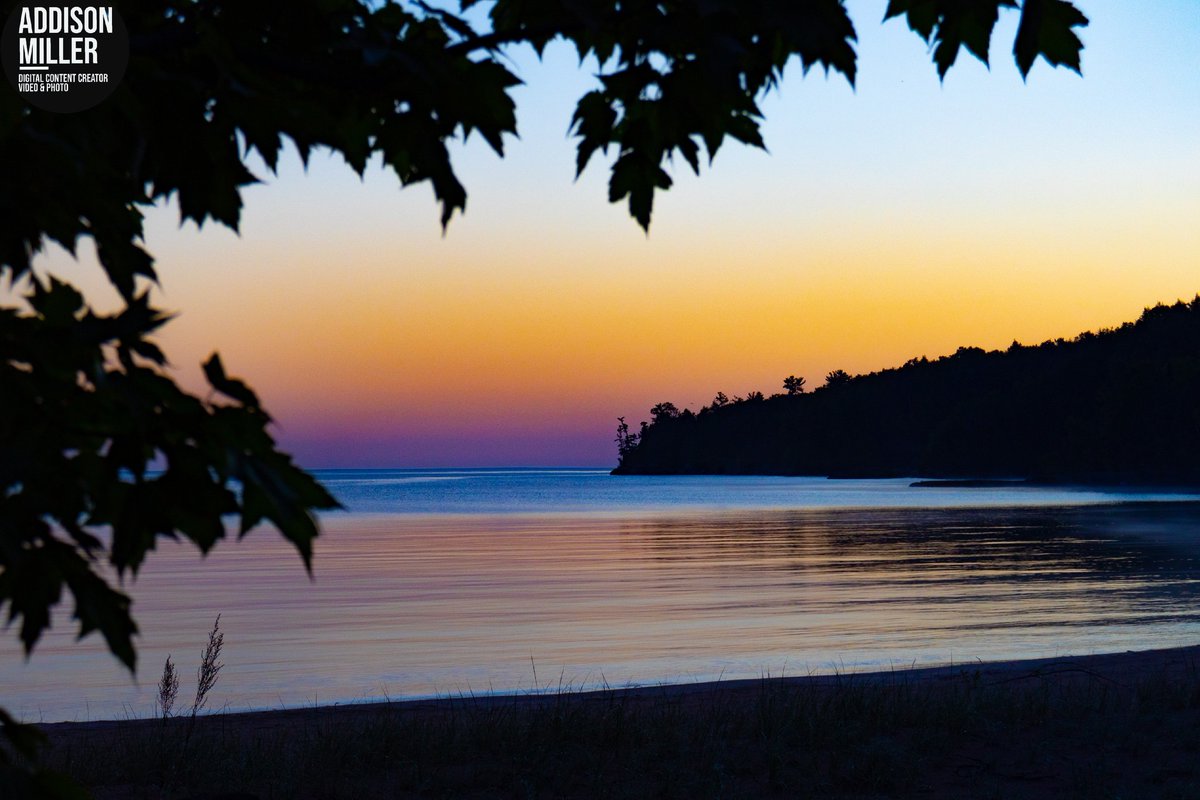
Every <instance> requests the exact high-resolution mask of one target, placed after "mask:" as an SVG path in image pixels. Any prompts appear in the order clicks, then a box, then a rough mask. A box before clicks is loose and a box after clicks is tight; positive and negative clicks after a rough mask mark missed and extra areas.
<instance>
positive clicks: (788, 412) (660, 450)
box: [613, 295, 1200, 485]
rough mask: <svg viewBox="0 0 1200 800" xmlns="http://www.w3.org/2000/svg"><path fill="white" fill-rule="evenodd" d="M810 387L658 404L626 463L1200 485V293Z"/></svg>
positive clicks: (788, 383) (625, 469)
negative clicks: (695, 406)
mask: <svg viewBox="0 0 1200 800" xmlns="http://www.w3.org/2000/svg"><path fill="white" fill-rule="evenodd" d="M803 386H804V384H803V379H798V378H796V376H794V375H790V376H788V378H787V379H785V381H784V391H783V392H781V393H778V394H774V395H772V396H770V397H765V396H764V395H763V394H762V392H751V393H749V394H747V395H745V396H744V397H736V398H734V399H732V400H731V399H730V398H728V397H727V396H726V395H725V394H724V393H721V392H718V393H717V396H716V397H715V398H714V399H713V401H712V403H711V404H710V405H707V406H704V407H702V408H701V409H700V410H699V411H698V412H694V413H693V412H692V411H690V410H686V409H685V410H683V411H680V410H679V409H678V408H677V407H676V406H675V405H674V404H672V403H669V402H664V403H659V404H657V405H655V406H654V408H653V409H652V410H651V421H650V422H648V423H642V426H641V430H640V431H639V433H637V434H629V435H628V437H627V438H626V439H625V440H624V442H623V446H622V447H620V448H619V451H618V457H619V463H618V466H617V467H616V469H615V470H613V472H614V473H615V474H635V473H640V474H655V473H658V474H668V473H669V474H686V473H697V474H787V475H827V476H834V477H909V476H913V477H916V476H923V477H956V478H961V477H977V478H989V477H996V478H1000V477H1003V478H1025V479H1029V480H1041V481H1060V482H1080V483H1116V484H1119V483H1139V484H1147V483H1156V484H1187V485H1194V484H1200V403H1197V402H1196V399H1197V398H1198V397H1200V295H1197V297H1196V298H1195V299H1194V300H1192V301H1190V302H1184V301H1179V302H1177V303H1175V304H1173V305H1163V304H1159V305H1156V306H1154V307H1153V308H1147V309H1146V310H1145V311H1144V312H1143V313H1142V315H1141V317H1140V318H1139V319H1138V320H1137V321H1136V322H1126V323H1124V324H1123V325H1121V326H1119V327H1116V328H1105V329H1101V330H1099V331H1097V332H1094V333H1093V332H1084V333H1081V334H1079V335H1078V336H1076V337H1074V338H1072V339H1065V338H1058V339H1052V340H1048V341H1045V342H1042V343H1040V344H1036V345H1022V344H1020V343H1018V342H1015V341H1014V342H1013V343H1012V345H1010V346H1009V347H1008V348H1007V349H1006V350H993V351H985V350H983V349H982V348H979V347H960V348H958V350H957V351H955V352H954V353H953V354H951V355H947V356H943V357H941V358H937V359H933V360H930V359H928V358H926V357H924V356H921V357H918V358H912V359H909V360H908V361H907V362H905V363H904V364H903V365H902V366H899V367H893V368H888V369H883V370H879V371H877V372H871V373H867V374H862V375H850V374H849V373H847V372H845V371H843V370H835V371H833V372H830V373H829V374H828V375H827V376H826V379H825V383H824V385H822V386H819V387H817V388H816V389H815V390H814V391H812V392H806V391H804V390H803ZM626 433H627V434H628V430H626Z"/></svg>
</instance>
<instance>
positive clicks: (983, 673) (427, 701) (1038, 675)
mask: <svg viewBox="0 0 1200 800" xmlns="http://www.w3.org/2000/svg"><path fill="white" fill-rule="evenodd" d="M1188 676H1191V677H1197V678H1200V644H1195V645H1183V646H1178V647H1167V648H1156V649H1151V650H1125V651H1122V652H1116V653H1092V654H1086V655H1065V656H1054V657H1046V658H1035V659H1010V660H1003V661H973V662H965V663H962V664H943V665H940V666H931V667H904V668H898V669H886V670H874V669H869V670H864V671H850V672H834V673H821V674H808V675H792V676H783V677H762V678H735V679H731V680H717V681H697V682H694V683H662V684H654V685H638V686H625V687H613V688H608V689H582V690H578V691H565V692H556V691H552V690H546V691H532V690H531V691H522V692H506V693H496V694H481V695H474V694H461V693H460V694H457V695H445V696H439V697H434V698H415V699H407V700H390V699H385V700H370V701H362V702H357V701H356V702H347V703H336V702H335V703H330V704H327V705H325V704H318V705H312V706H303V707H288V708H269V709H251V710H246V711H225V710H221V711H211V712H206V713H203V714H201V715H200V716H198V717H197V724H198V725H205V724H212V721H214V720H219V721H220V722H221V724H223V725H226V726H228V725H249V726H250V727H256V728H257V727H264V726H266V727H270V726H271V725H273V724H274V723H279V724H284V723H286V722H290V721H295V720H299V719H334V718H337V717H339V716H344V717H347V718H354V717H361V716H369V715H371V714H374V713H377V712H399V713H405V712H414V713H427V712H436V711H451V710H454V709H456V708H461V707H466V706H469V707H471V708H476V709H479V708H483V709H487V708H496V707H528V708H538V707H543V706H547V705H554V704H561V703H563V702H580V703H597V702H613V701H617V700H619V701H622V702H626V701H631V702H634V703H638V702H658V701H661V700H668V701H677V700H686V699H689V698H712V697H731V698H736V697H737V696H739V695H744V694H747V693H752V692H756V691H759V690H761V689H762V688H763V687H764V686H771V687H777V688H781V689H785V690H786V689H815V690H829V689H844V688H848V687H855V686H859V687H861V686H871V687H887V686H895V685H906V684H916V685H922V686H926V687H934V688H936V687H937V686H939V685H946V684H954V683H961V682H963V681H964V680H969V681H973V682H976V683H979V684H981V685H983V686H985V687H986V686H989V685H998V684H1002V683H1015V682H1020V681H1036V680H1045V679H1049V678H1054V679H1056V680H1073V679H1086V680H1101V681H1106V682H1110V683H1112V684H1113V685H1114V686H1126V687H1128V686H1131V685H1133V684H1135V683H1136V682H1137V681H1138V680H1141V679H1146V678H1150V677H1156V678H1157V677H1166V678H1169V679H1170V678H1183V677H1188ZM174 719H176V720H179V719H182V717H179V716H177V717H175V718H174ZM161 722H162V720H160V719H157V718H153V717H136V718H128V719H107V720H87V721H67V722H44V723H30V724H33V725H35V726H36V727H37V728H39V729H40V730H42V731H44V732H45V733H47V734H48V735H51V736H53V735H55V734H57V733H75V732H87V731H100V730H113V729H117V728H136V727H139V726H151V725H157V724H160V723H161Z"/></svg>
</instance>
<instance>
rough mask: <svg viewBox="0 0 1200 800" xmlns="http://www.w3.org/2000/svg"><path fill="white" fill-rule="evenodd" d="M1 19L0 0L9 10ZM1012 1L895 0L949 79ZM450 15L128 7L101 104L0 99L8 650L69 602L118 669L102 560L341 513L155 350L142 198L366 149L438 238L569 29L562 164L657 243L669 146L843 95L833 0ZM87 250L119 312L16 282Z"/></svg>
mask: <svg viewBox="0 0 1200 800" xmlns="http://www.w3.org/2000/svg"><path fill="white" fill-rule="evenodd" d="M15 6H16V3H15V2H14V1H13V0H5V2H4V3H3V8H4V10H5V12H6V13H8V12H11V11H12V9H13V8H14V7H15ZM1016 6H1017V4H1016V3H1014V2H1010V0H972V1H971V2H962V0H891V2H890V3H889V5H888V8H887V16H888V17H892V16H903V17H904V18H905V19H906V20H907V22H908V24H909V25H910V27H912V29H913V30H915V31H916V32H917V33H918V34H919V35H920V36H921V37H922V38H923V39H925V40H926V41H927V42H929V43H930V45H932V47H933V58H934V61H935V62H936V65H937V69H938V71H939V73H941V74H943V75H944V74H945V71H946V69H947V68H949V66H950V65H951V64H952V63H953V62H954V60H955V58H956V56H957V54H958V52H959V51H960V49H961V48H963V47H966V48H967V50H968V51H969V52H971V53H973V54H975V55H976V56H978V57H979V58H982V59H984V60H986V58H987V51H988V48H987V44H988V42H989V40H990V37H991V31H992V28H993V26H994V24H995V22H996V19H997V16H998V13H999V11H1000V9H1002V8H1014V7H1016ZM459 9H460V12H461V13H459V14H456V13H452V12H451V11H448V10H444V9H440V8H435V7H432V6H430V5H426V4H425V3H423V2H399V3H395V2H366V0H288V1H287V2H281V1H277V2H252V1H250V0H128V2H124V3H121V4H120V7H119V11H120V13H121V14H122V15H123V17H124V20H125V23H126V26H127V28H128V30H129V32H130V59H129V64H128V68H127V71H126V73H125V76H124V79H123V80H122V82H121V84H120V85H119V86H118V88H117V89H116V91H115V92H114V93H113V95H112V96H111V97H110V98H109V99H108V100H106V101H105V102H103V103H101V104H100V105H99V106H97V107H95V108H93V109H90V110H88V111H86V112H82V113H77V114H54V113H49V112H45V111H39V110H36V109H33V108H30V107H28V106H26V105H24V104H22V103H21V101H20V100H19V97H18V95H17V94H16V93H15V92H8V91H6V92H0V174H2V175H3V176H4V187H3V190H2V191H0V219H3V226H2V227H0V276H4V277H6V278H8V280H9V281H10V285H11V286H14V287H15V288H16V290H17V292H18V293H22V294H23V295H24V298H23V303H22V304H20V305H18V306H16V307H4V308H2V309H0V371H2V374H0V604H5V605H7V613H8V617H9V619H10V620H11V621H16V622H18V623H19V625H18V631H19V635H20V637H21V640H22V641H23V643H24V646H25V648H26V650H27V651H29V650H32V648H33V647H34V645H35V643H36V642H37V641H38V638H39V636H40V635H41V633H42V631H43V630H44V629H45V628H46V626H47V625H48V624H49V619H50V617H49V614H50V609H51V608H52V607H53V606H54V605H56V604H57V603H58V602H59V601H60V600H62V599H63V596H64V592H66V593H69V594H70V595H71V597H72V598H73V600H74V617H75V619H76V621H77V622H78V625H79V631H80V633H81V634H87V633H89V632H92V631H98V632H99V633H100V634H101V635H102V636H104V638H105V640H106V642H107V644H108V646H109V648H110V649H111V650H112V652H113V653H114V654H115V655H116V656H117V657H118V658H119V659H120V660H121V661H122V662H123V663H124V664H126V665H127V666H128V667H130V668H131V669H132V668H133V667H134V664H135V652H134V646H133V636H134V634H135V633H136V631H137V628H136V626H135V624H134V621H133V618H132V616H131V614H130V600H129V598H128V596H127V595H125V594H124V593H123V592H122V591H121V590H120V589H119V588H117V587H114V586H113V585H111V584H110V583H109V582H108V581H107V580H105V579H104V578H103V577H101V574H100V572H99V571H98V569H97V567H98V565H99V563H100V562H102V561H108V562H109V563H111V564H112V566H114V567H115V568H116V571H117V573H118V574H119V575H124V574H126V573H129V572H136V570H137V569H138V568H139V567H140V566H141V564H142V562H143V560H144V558H145V556H146V553H147V552H148V551H149V550H151V549H153V548H154V546H155V542H156V540H157V538H158V537H160V536H167V537H173V538H178V537H182V538H185V539H187V540H189V541H191V542H193V543H194V544H195V545H196V546H198V547H199V548H200V549H201V550H205V551H207V550H208V549H209V548H211V547H212V546H213V545H214V544H215V543H216V542H217V541H218V540H219V539H221V538H223V536H224V535H225V525H224V520H223V515H226V514H229V515H236V516H237V518H238V520H239V524H238V527H239V532H240V533H243V534H244V533H245V532H246V531H248V530H249V529H251V528H253V527H254V526H256V525H257V524H259V523H260V522H263V521H267V522H270V523H271V524H273V525H274V526H275V527H276V528H278V529H279V530H280V531H281V532H282V534H283V535H284V536H285V537H286V538H287V539H288V540H290V541H291V542H292V543H293V544H294V545H295V546H296V547H297V549H298V550H299V552H300V554H301V556H302V557H303V559H304V560H305V563H306V564H307V563H308V562H309V558H310V553H311V546H312V539H313V537H315V536H316V535H317V526H316V523H315V519H314V516H313V514H314V511H315V510H317V509H322V508H330V507H332V506H334V505H335V502H334V499H333V498H332V497H330V496H329V494H328V493H327V492H326V491H325V490H324V489H323V488H322V487H320V486H319V485H318V484H317V483H316V482H315V481H314V480H313V479H312V478H311V477H309V476H308V475H307V474H305V473H304V472H303V471H301V470H299V469H298V468H297V467H296V466H295V465H293V464H292V462H291V460H290V459H289V458H288V456H287V455H285V454H284V453H282V452H280V451H279V450H278V449H277V448H276V446H275V442H274V441H273V439H272V437H271V435H270V433H269V430H268V423H269V422H270V417H269V416H268V414H267V412H266V411H265V410H264V409H263V407H262V405H261V404H260V402H259V399H258V397H257V396H256V395H255V394H254V392H253V391H252V390H251V389H250V388H249V387H248V386H247V385H246V384H245V383H243V382H241V381H239V380H236V379H233V378H230V377H228V376H227V375H226V373H225V370H224V367H223V365H222V364H221V362H220V360H219V359H218V358H217V357H216V356H213V357H212V358H211V359H210V360H209V361H208V362H207V363H206V365H205V375H206V376H207V378H208V381H209V382H210V384H211V386H212V389H213V390H214V394H213V395H212V396H210V397H207V398H200V397H195V396H192V395H190V394H188V393H187V392H184V391H183V390H182V389H180V388H179V387H178V386H177V385H176V384H175V382H174V380H173V378H172V377H171V375H170V373H169V372H168V371H167V369H166V366H167V361H166V357H165V355H164V354H163V353H162V352H161V351H160V350H159V348H158V347H157V346H156V345H155V344H154V343H153V341H152V340H151V336H152V334H153V333H154V332H155V331H156V330H157V329H158V328H159V327H160V326H161V325H162V324H163V323H164V322H165V321H166V319H167V316H166V315H165V314H164V313H163V312H161V311H160V310H158V309H157V308H155V307H154V306H153V305H152V303H151V301H150V282H151V281H153V280H155V277H156V273H155V269H154V259H153V256H152V255H151V254H150V253H149V252H147V250H146V249H145V247H144V230H143V214H144V212H145V210H146V209H147V208H148V207H150V206H153V205H155V204H157V203H160V202H162V201H164V200H167V199H174V200H175V201H176V202H177V203H178V207H179V210H180V214H181V216H182V218H183V220H193V221H195V222H196V223H197V224H199V225H203V224H204V223H205V222H208V221H212V222H217V223H220V224H222V225H225V226H227V227H230V228H233V229H235V230H236V229H237V226H238V222H239V219H240V213H241V208H242V195H241V192H242V189H243V188H244V187H246V186H248V185H250V184H252V183H254V182H256V181H257V180H259V179H260V177H261V176H258V175H255V174H254V173H252V172H251V170H250V168H249V167H248V166H247V162H248V159H249V157H250V156H251V155H252V154H253V155H255V156H257V157H259V158H261V160H262V162H263V163H264V164H266V166H267V167H268V168H269V169H272V170H273V169H274V168H275V166H276V164H277V162H278V159H279V156H280V153H281V152H282V150H283V147H284V144H285V142H287V141H290V142H291V144H292V145H294V147H295V148H296V149H297V150H298V151H299V153H300V155H301V157H302V158H305V159H307V158H308V156H309V154H310V153H311V152H312V151H313V149H314V148H328V149H330V150H332V151H334V152H337V153H338V154H340V155H341V156H342V157H343V158H344V159H345V160H346V162H347V163H348V164H349V165H350V166H351V167H352V168H353V169H355V170H357V171H359V172H362V171H363V170H364V169H365V168H366V165H367V163H368V161H369V160H370V159H371V158H372V157H373V156H379V157H381V159H382V161H383V163H384V164H385V165H386V166H387V167H389V168H390V169H391V170H392V171H393V172H394V173H395V174H396V177H397V178H398V180H399V182H400V183H401V184H402V185H409V184H413V183H421V182H426V181H427V182H429V183H430V185H431V186H432V188H433V192H434V194H435V196H436V198H437V200H438V202H439V204H440V206H441V222H442V224H443V225H445V224H447V223H448V222H449V221H450V219H451V217H452V216H453V214H454V213H455V212H456V211H462V210H463V209H465V207H466V200H467V193H466V190H465V188H464V187H463V185H462V183H461V182H460V181H459V179H458V177H457V175H456V174H455V171H454V169H453V166H452V164H451V160H450V151H449V149H448V147H447V144H448V143H449V142H450V141H452V140H460V139H465V138H466V137H468V136H469V135H471V134H473V133H475V134H478V135H479V136H480V137H482V138H483V140H484V141H486V142H487V143H488V145H489V146H490V147H491V148H492V149H494V150H495V151H496V152H497V153H501V154H502V153H503V150H504V141H505V136H506V135H511V134H514V133H515V132H516V130H517V127H516V114H515V106H514V102H513V99H512V96H511V91H512V90H513V88H514V87H515V86H517V85H518V84H519V83H520V81H519V79H518V78H517V76H516V75H515V74H514V73H513V72H512V70H511V62H509V61H508V60H507V58H506V57H505V56H504V50H505V48H507V47H509V46H513V45H522V44H528V45H532V46H533V48H535V49H536V50H538V51H539V52H540V51H541V50H542V49H543V48H544V47H545V46H546V45H547V44H548V43H549V42H550V41H552V40H557V39H561V40H565V41H567V42H570V43H571V44H572V45H574V47H575V48H576V49H577V51H578V52H579V55H580V56H581V58H586V57H594V58H595V60H596V62H598V63H599V64H601V65H602V66H601V67H600V68H599V70H600V72H599V80H598V84H597V87H596V89H595V90H593V91H591V92H588V93H587V94H585V95H584V96H583V97H582V98H580V99H579V102H578V105H577V107H576V110H575V114H574V117H573V120H572V125H573V128H572V130H573V132H574V135H575V137H576V139H577V142H578V157H577V161H576V169H577V171H582V170H583V169H584V168H585V166H586V165H587V164H588V162H589V160H590V159H591V157H592V156H593V155H594V154H595V153H596V152H597V151H601V152H604V153H607V154H610V155H611V158H612V162H611V167H610V168H611V177H610V180H609V190H608V193H609V198H610V200H612V201H613V202H618V201H625V202H626V203H627V204H628V208H629V211H630V213H631V214H632V215H633V217H634V218H635V219H636V220H637V222H638V224H640V225H641V226H642V227H648V226H649V224H650V218H651V212H652V208H653V200H654V193H655V191H657V190H661V189H666V188H668V187H669V186H670V185H671V177H670V176H669V174H668V173H667V171H666V169H665V168H664V165H665V164H666V162H667V161H668V160H670V159H671V158H672V157H673V156H676V155H678V156H680V157H681V158H682V159H683V161H685V162H686V163H687V164H688V165H689V166H690V167H691V168H692V169H693V170H696V171H699V168H700V157H701V153H702V151H703V154H704V155H705V156H706V157H708V158H710V159H711V158H712V157H713V156H715V155H716V153H717V151H718V149H719V148H720V147H721V146H722V144H723V143H724V142H725V141H726V140H727V139H729V138H732V139H734V140H737V141H740V142H743V143H746V144H750V145H753V146H756V147H762V146H763V141H762V137H761V133H760V122H761V114H760V111H759V108H758V99H759V98H760V97H761V95H762V94H763V92H764V91H766V90H767V89H769V88H770V87H772V86H773V85H775V84H776V83H777V82H778V81H779V80H780V78H781V77H782V75H783V70H784V67H785V65H787V64H788V63H789V62H791V61H792V60H793V59H796V60H798V61H799V62H800V64H801V66H802V68H803V69H804V70H808V69H809V68H811V67H814V66H817V67H821V68H822V69H824V70H826V71H829V70H833V71H835V72H839V73H841V74H842V75H844V76H845V77H846V78H847V79H848V80H849V81H850V82H851V83H853V82H854V80H855V75H856V67H855V63H856V54H855V50H854V43H855V32H854V26H853V25H852V23H851V20H850V17H849V15H848V14H847V12H846V9H845V7H844V5H843V2H842V0H808V1H807V2H798V3H778V2H766V0H759V1H757V2H756V1H753V0H749V1H748V0H682V1H681V2H670V3H650V2H622V3H616V2H607V1H606V2H601V1H600V0H547V1H546V2H537V3H528V2H522V1H521V0H497V1H496V2H494V3H478V2H476V0H462V2H461V3H460V4H459ZM468 12H469V13H468ZM482 12H486V13H482ZM1019 13H1020V24H1019V29H1018V33H1017V36H1016V40H1015V42H1014V50H1013V52H1014V56H1015V59H1016V62H1017V66H1018V67H1019V69H1020V70H1021V72H1022V74H1027V73H1028V72H1029V70H1030V68H1031V67H1032V65H1033V62H1034V61H1035V59H1036V58H1037V57H1038V56H1041V57H1043V58H1044V59H1046V60H1047V61H1048V62H1049V63H1051V64H1062V65H1065V66H1068V67H1070V68H1072V69H1075V70H1078V69H1079V52H1080V49H1081V44H1080V42H1079V40H1078V38H1077V37H1076V36H1075V33H1074V32H1073V29H1074V28H1076V27H1078V26H1081V25H1085V24H1086V19H1085V18H1084V17H1083V15H1082V14H1080V13H1079V12H1078V10H1076V9H1075V7H1074V6H1073V5H1072V4H1071V3H1069V2H1065V0H1025V1H1024V3H1023V4H1022V5H1021V7H1020V9H1019ZM464 14H466V16H464ZM86 239H90V240H91V241H92V243H93V244H94V245H95V248H96V253H97V256H98V259H99V263H100V266H101V267H102V269H103V270H104V272H105V274H106V275H107V277H108V279H109V280H110V281H111V283H112V285H113V286H114V287H115V288H116V290H117V291H118V292H119V293H120V296H121V297H122V298H123V300H124V307H123V308H121V309H120V310H118V311H116V312H114V313H111V314H106V313H97V312H96V311H94V310H93V309H92V308H91V307H90V306H89V305H88V303H87V301H86V299H85V298H84V297H83V296H82V295H81V294H80V292H79V291H77V290H76V289H75V288H73V287H71V286H69V285H67V284H66V283H63V282H61V281H59V280H56V279H54V278H52V277H47V276H34V275H33V274H32V273H31V264H32V262H33V259H34V257H35V256H36V254H38V253H39V252H41V251H42V249H43V248H44V247H45V245H46V244H47V243H48V242H56V243H58V244H60V245H62V246H63V247H65V248H66V249H67V250H68V251H69V252H71V253H75V252H77V250H78V248H79V246H80V243H81V241H82V240H86ZM151 466H153V467H154V469H153V470H152V469H151ZM101 532H103V534H104V535H103V536H100V535H98V533H101ZM9 722H10V720H8V719H7V718H5V719H4V723H5V730H6V731H7V732H9V733H10V734H11V735H13V736H15V735H17V734H16V731H17V729H16V728H13V727H12V726H11V725H10V724H9ZM10 738H11V737H10ZM0 758H3V755H2V753H0Z"/></svg>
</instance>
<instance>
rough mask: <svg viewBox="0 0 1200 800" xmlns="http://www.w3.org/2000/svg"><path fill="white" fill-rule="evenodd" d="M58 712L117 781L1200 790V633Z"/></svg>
mask: <svg viewBox="0 0 1200 800" xmlns="http://www.w3.org/2000/svg"><path fill="white" fill-rule="evenodd" d="M42 727H43V729H44V730H45V732H46V733H47V734H48V736H49V738H50V741H51V748H52V754H51V761H52V763H54V764H56V765H58V766H60V767H62V768H65V769H66V770H67V771H69V772H72V773H73V774H76V775H78V776H79V777H80V779H81V780H83V781H84V782H85V783H87V784H88V785H89V787H90V788H91V789H92V790H93V792H94V794H95V796H96V797H98V798H135V797H218V796H221V794H223V793H231V792H244V793H246V795H245V796H249V797H262V798H267V797H293V796H295V797H312V798H318V797H321V798H323V797H405V798H408V797H412V798H415V797H513V796H529V797H580V798H588V797H620V796H628V797H646V796H658V797H710V796H711V797H795V796H814V797H910V796H911V797H981V798H983V797H1029V798H1050V797H1075V796H1078V797H1109V796H1111V797H1118V796H1119V797H1198V796H1200V646H1192V647H1183V648H1175V649H1167V650H1151V651H1142V652H1126V653H1117V654H1103V655H1084V656H1064V657H1061V658H1048V659H1039V660H1033V661H1011V662H996V663H974V664H961V665H952V666H944V667H936V668H928V669H913V670H893V671H886V672H864V673H856V674H840V675H814V676H797V677H787V678H770V679H763V680H739V681H727V682H719V683H696V684H685V685H664V686H653V687H640V688H624V689H613V690H610V691H597V692H579V693H572V694H554V693H547V694H521V695H510V696H458V697H447V698H444V699H439V700H420V701H407V702H406V701H399V702H389V703H370V704H354V705H337V706H319V707H313V708H304V709H286V710H277V711H264V712H252V713H218V714H211V715H206V716H202V717H200V718H198V719H197V721H196V723H195V725H194V728H193V727H192V725H191V723H190V722H189V721H188V720H186V719H180V718H176V719H172V720H167V721H165V722H164V721H163V720H126V721H109V722H87V723H59V724H48V725H44V726H42Z"/></svg>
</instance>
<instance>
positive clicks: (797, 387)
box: [783, 375, 804, 395]
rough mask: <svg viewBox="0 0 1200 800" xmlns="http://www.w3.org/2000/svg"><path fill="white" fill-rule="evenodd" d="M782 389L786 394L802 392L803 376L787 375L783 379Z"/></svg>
mask: <svg viewBox="0 0 1200 800" xmlns="http://www.w3.org/2000/svg"><path fill="white" fill-rule="evenodd" d="M783 390H784V391H785V392H787V393H788V394H793V395H795V394H804V378H797V377H796V376H795V375H788V376H787V377H786V378H784V379H783Z"/></svg>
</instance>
